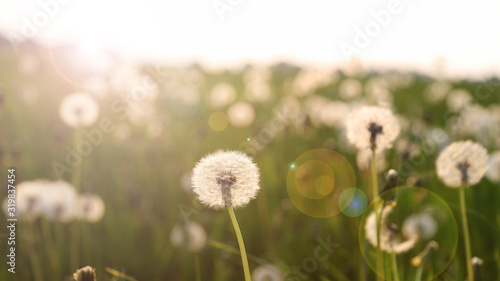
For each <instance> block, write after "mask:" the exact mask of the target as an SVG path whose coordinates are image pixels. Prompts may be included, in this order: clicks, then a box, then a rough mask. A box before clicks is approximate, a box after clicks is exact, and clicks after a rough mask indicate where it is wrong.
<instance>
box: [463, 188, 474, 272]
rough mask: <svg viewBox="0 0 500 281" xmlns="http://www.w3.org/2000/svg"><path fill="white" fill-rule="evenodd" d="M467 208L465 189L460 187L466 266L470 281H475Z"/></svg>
mask: <svg viewBox="0 0 500 281" xmlns="http://www.w3.org/2000/svg"><path fill="white" fill-rule="evenodd" d="M466 210H467V209H466V207H465V187H460V211H461V215H462V228H463V232H464V244H465V264H466V266H467V276H468V280H469V281H474V274H473V271H472V264H471V262H470V261H471V259H472V255H471V250H470V237H469V223H468V222H467V211H466Z"/></svg>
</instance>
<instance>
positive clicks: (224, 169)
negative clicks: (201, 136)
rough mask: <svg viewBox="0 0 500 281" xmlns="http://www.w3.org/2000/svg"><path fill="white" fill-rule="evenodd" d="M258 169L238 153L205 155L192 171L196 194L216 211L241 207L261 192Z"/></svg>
mask: <svg viewBox="0 0 500 281" xmlns="http://www.w3.org/2000/svg"><path fill="white" fill-rule="evenodd" d="M259 178H260V175H259V168H258V167H257V165H255V164H254V163H253V161H252V159H251V158H249V157H248V156H247V155H246V154H244V153H241V152H238V151H217V152H215V153H213V154H210V155H208V156H205V157H204V158H203V159H201V160H200V161H199V162H198V163H197V164H196V166H195V168H194V170H193V177H192V185H193V191H194V193H196V195H197V196H198V199H199V200H200V201H201V202H202V203H203V204H205V205H207V206H209V207H212V208H214V209H220V208H224V207H241V206H244V205H246V204H248V202H250V200H252V199H253V198H255V196H256V195H257V192H258V191H259V189H260V187H259Z"/></svg>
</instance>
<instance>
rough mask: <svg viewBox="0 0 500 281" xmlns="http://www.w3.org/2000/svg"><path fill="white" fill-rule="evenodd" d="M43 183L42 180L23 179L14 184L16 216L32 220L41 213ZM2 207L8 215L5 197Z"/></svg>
mask: <svg viewBox="0 0 500 281" xmlns="http://www.w3.org/2000/svg"><path fill="white" fill-rule="evenodd" d="M43 185H44V181H23V182H20V183H19V184H17V185H16V216H17V217H18V218H23V219H29V220H32V219H36V218H37V217H39V216H40V215H41V214H42V211H43V201H44V200H45V199H44V197H45V196H46V194H45V192H44V190H43ZM2 207H3V210H4V212H5V214H6V215H8V212H7V198H5V200H4V202H3V206H2Z"/></svg>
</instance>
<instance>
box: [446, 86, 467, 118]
mask: <svg viewBox="0 0 500 281" xmlns="http://www.w3.org/2000/svg"><path fill="white" fill-rule="evenodd" d="M471 103H472V96H471V94H470V93H469V92H468V91H466V90H464V89H456V90H453V91H451V92H450V93H448V97H447V98H446V105H447V106H448V110H450V111H451V112H454V113H457V112H459V111H461V110H462V109H464V108H466V107H467V106H469V105H470V104H471Z"/></svg>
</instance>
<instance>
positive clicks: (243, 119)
mask: <svg viewBox="0 0 500 281" xmlns="http://www.w3.org/2000/svg"><path fill="white" fill-rule="evenodd" d="M227 117H228V118H229V123H230V124H231V125H232V126H234V127H247V126H248V125H250V124H252V122H253V120H254V119H255V110H254V109H253V107H252V106H251V105H250V104H249V103H247V102H237V103H235V104H233V105H231V106H230V107H229V108H228V110H227Z"/></svg>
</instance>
